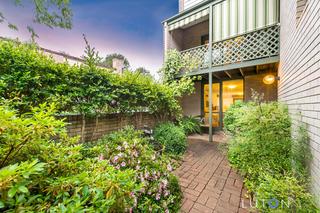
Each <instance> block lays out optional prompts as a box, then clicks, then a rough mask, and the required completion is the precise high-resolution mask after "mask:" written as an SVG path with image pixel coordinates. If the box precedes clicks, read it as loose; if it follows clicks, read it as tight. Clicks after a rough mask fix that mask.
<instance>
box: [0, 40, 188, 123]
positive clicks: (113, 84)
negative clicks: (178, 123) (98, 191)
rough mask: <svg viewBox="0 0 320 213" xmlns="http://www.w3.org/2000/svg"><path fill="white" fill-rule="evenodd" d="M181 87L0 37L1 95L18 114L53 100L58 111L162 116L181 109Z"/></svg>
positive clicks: (173, 113) (182, 89)
mask: <svg viewBox="0 0 320 213" xmlns="http://www.w3.org/2000/svg"><path fill="white" fill-rule="evenodd" d="M189 84H190V82H189V81H188V85H189ZM184 86H185V85H184V84H171V85H167V84H161V83H158V82H156V81H155V80H153V79H152V78H151V77H148V76H145V75H142V74H140V73H132V72H125V73H124V74H123V75H117V74H115V73H111V71H110V70H106V69H102V68H97V67H95V66H86V65H81V66H76V65H74V66H71V65H69V64H67V63H56V62H55V61H54V60H53V59H52V58H50V57H48V56H47V55H45V54H44V53H42V51H41V50H39V48H38V47H37V46H34V45H28V44H22V43H18V42H9V41H0V98H3V99H7V100H11V99H15V101H13V102H12V103H11V104H12V106H14V107H15V109H17V110H18V111H19V112H21V113H22V112H29V111H30V109H31V107H36V106H38V105H39V104H42V103H45V102H48V103H51V102H54V103H56V105H57V107H58V109H59V112H66V113H81V114H97V113H110V112H125V113H132V112H134V111H145V110H148V111H149V112H151V113H155V114H156V115H157V116H158V118H159V119H163V120H165V119H167V118H174V117H176V116H179V115H180V114H181V107H180V105H179V102H178V100H177V98H179V97H181V96H182V95H183V93H184V92H187V91H189V89H187V90H185V88H184ZM188 88H191V87H190V86H188Z"/></svg>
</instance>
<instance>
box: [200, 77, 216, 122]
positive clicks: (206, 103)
mask: <svg viewBox="0 0 320 213" xmlns="http://www.w3.org/2000/svg"><path fill="white" fill-rule="evenodd" d="M219 94H220V83H213V84H212V126H213V127H220V121H219V120H220V119H219V112H220V101H219V98H220V95H219ZM203 96H204V97H203V100H204V106H203V107H204V109H203V111H204V125H205V126H208V127H209V125H210V124H209V84H205V85H204V91H203Z"/></svg>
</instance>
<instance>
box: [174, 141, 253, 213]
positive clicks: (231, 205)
mask: <svg viewBox="0 0 320 213" xmlns="http://www.w3.org/2000/svg"><path fill="white" fill-rule="evenodd" d="M188 143H189V146H188V150H187V153H186V154H185V156H184V158H183V163H182V164H181V166H180V167H179V168H178V169H177V170H176V171H175V173H176V174H177V175H178V177H179V181H180V186H181V189H182V191H183V197H184V198H183V202H182V207H181V212H194V213H197V212H201V213H207V212H208V213H210V212H217V213H218V212H221V213H229V212H230V213H236V212H241V213H242V212H249V210H248V209H246V208H242V207H241V206H242V205H241V203H242V202H241V200H242V198H243V199H244V194H245V189H244V188H243V179H242V177H241V176H240V175H239V174H238V173H237V172H236V171H235V170H234V169H232V168H231V167H230V164H229V162H228V160H227V158H226V156H225V155H224V154H223V153H222V152H221V151H220V150H219V149H218V143H209V142H208V141H205V140H201V139H194V138H193V139H190V138H189V140H188ZM244 200H245V199H244Z"/></svg>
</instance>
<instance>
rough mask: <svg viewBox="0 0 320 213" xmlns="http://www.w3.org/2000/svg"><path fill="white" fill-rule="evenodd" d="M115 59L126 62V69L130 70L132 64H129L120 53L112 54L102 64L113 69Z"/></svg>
mask: <svg viewBox="0 0 320 213" xmlns="http://www.w3.org/2000/svg"><path fill="white" fill-rule="evenodd" d="M114 58H118V59H122V60H124V69H129V67H130V63H129V61H128V59H127V58H126V57H125V56H123V55H122V54H119V53H112V54H109V55H107V56H106V58H105V59H104V61H103V62H102V64H104V65H105V66H106V67H107V68H112V60H113V59H114Z"/></svg>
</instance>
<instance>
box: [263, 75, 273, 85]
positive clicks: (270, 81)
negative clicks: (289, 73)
mask: <svg viewBox="0 0 320 213" xmlns="http://www.w3.org/2000/svg"><path fill="white" fill-rule="evenodd" d="M275 80H276V77H275V76H274V75H266V76H264V78H263V83H265V84H273V83H274V81H275Z"/></svg>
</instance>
